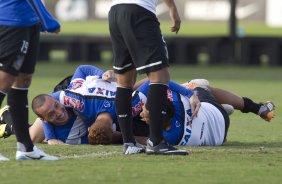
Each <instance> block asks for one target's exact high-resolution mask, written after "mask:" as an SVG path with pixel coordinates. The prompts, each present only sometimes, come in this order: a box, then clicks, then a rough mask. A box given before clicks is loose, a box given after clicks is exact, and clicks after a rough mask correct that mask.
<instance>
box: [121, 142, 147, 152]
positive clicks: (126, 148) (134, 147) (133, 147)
mask: <svg viewBox="0 0 282 184" xmlns="http://www.w3.org/2000/svg"><path fill="white" fill-rule="evenodd" d="M123 153H124V154H125V155H133V154H139V153H145V148H144V146H142V145H141V144H138V143H135V144H133V143H124V144H123Z"/></svg>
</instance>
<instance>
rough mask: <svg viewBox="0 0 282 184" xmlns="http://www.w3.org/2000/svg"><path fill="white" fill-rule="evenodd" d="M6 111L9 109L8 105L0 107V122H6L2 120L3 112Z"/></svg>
mask: <svg viewBox="0 0 282 184" xmlns="http://www.w3.org/2000/svg"><path fill="white" fill-rule="evenodd" d="M8 111H9V106H8V105H6V106H4V107H3V108H1V109H0V124H6V122H4V114H5V113H6V112H8Z"/></svg>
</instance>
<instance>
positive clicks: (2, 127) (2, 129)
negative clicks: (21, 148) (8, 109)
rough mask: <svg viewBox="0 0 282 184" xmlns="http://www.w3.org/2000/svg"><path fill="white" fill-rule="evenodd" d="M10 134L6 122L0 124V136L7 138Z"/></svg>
mask: <svg viewBox="0 0 282 184" xmlns="http://www.w3.org/2000/svg"><path fill="white" fill-rule="evenodd" d="M10 135H12V132H11V131H10V129H9V127H8V125H7V124H0V138H7V137H9V136H10Z"/></svg>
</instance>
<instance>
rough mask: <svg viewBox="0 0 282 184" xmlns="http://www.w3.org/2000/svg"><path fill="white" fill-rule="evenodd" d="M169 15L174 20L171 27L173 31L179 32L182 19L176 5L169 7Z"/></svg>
mask: <svg viewBox="0 0 282 184" xmlns="http://www.w3.org/2000/svg"><path fill="white" fill-rule="evenodd" d="M169 16H170V18H171V20H172V26H171V27H170V30H171V32H175V33H176V34H177V33H178V31H179V29H180V24H181V20H180V17H179V15H178V12H177V9H176V7H171V8H169Z"/></svg>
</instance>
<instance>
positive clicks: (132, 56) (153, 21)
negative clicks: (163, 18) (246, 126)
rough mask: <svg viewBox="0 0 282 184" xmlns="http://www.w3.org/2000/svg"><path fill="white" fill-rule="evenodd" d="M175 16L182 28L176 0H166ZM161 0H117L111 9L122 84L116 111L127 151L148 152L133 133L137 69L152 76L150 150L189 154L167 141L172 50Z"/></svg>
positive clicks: (175, 28) (116, 65)
mask: <svg viewBox="0 0 282 184" xmlns="http://www.w3.org/2000/svg"><path fill="white" fill-rule="evenodd" d="M164 2H165V3H166V4H167V6H168V8H169V14H170V17H171V20H172V23H173V25H172V27H171V31H172V32H175V33H177V32H178V30H179V29H180V23H181V21H180V18H179V15H178V12H177V8H176V5H175V3H174V1H173V0H164ZM156 6H157V0H113V1H112V7H111V9H110V12H109V30H110V35H111V40H112V44H113V56H114V65H113V69H114V71H115V73H116V74H117V82H118V87H117V91H116V99H115V104H116V113H117V115H118V122H119V125H120V128H121V132H122V136H123V142H124V150H123V151H124V153H125V154H136V153H141V152H144V151H145V150H144V148H141V147H138V146H137V145H136V143H135V140H134V136H133V133H132V115H131V101H132V97H131V94H132V88H133V85H134V83H135V80H136V75H137V72H138V73H140V74H142V73H146V74H147V76H148V78H149V80H150V87H149V94H148V101H147V104H146V107H147V109H148V110H149V116H150V121H151V122H150V136H149V140H148V142H147V146H146V151H147V153H153V154H177V155H187V154H188V153H187V152H186V151H184V150H179V149H176V148H174V147H172V146H169V145H168V144H166V143H165V142H163V137H162V125H163V118H164V115H165V113H166V106H167V100H166V99H167V88H168V86H167V85H168V82H169V78H170V77H169V72H168V66H169V64H168V52H167V47H166V43H165V41H164V39H163V36H162V34H161V30H160V26H159V25H160V23H159V21H158V19H157V17H156Z"/></svg>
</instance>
